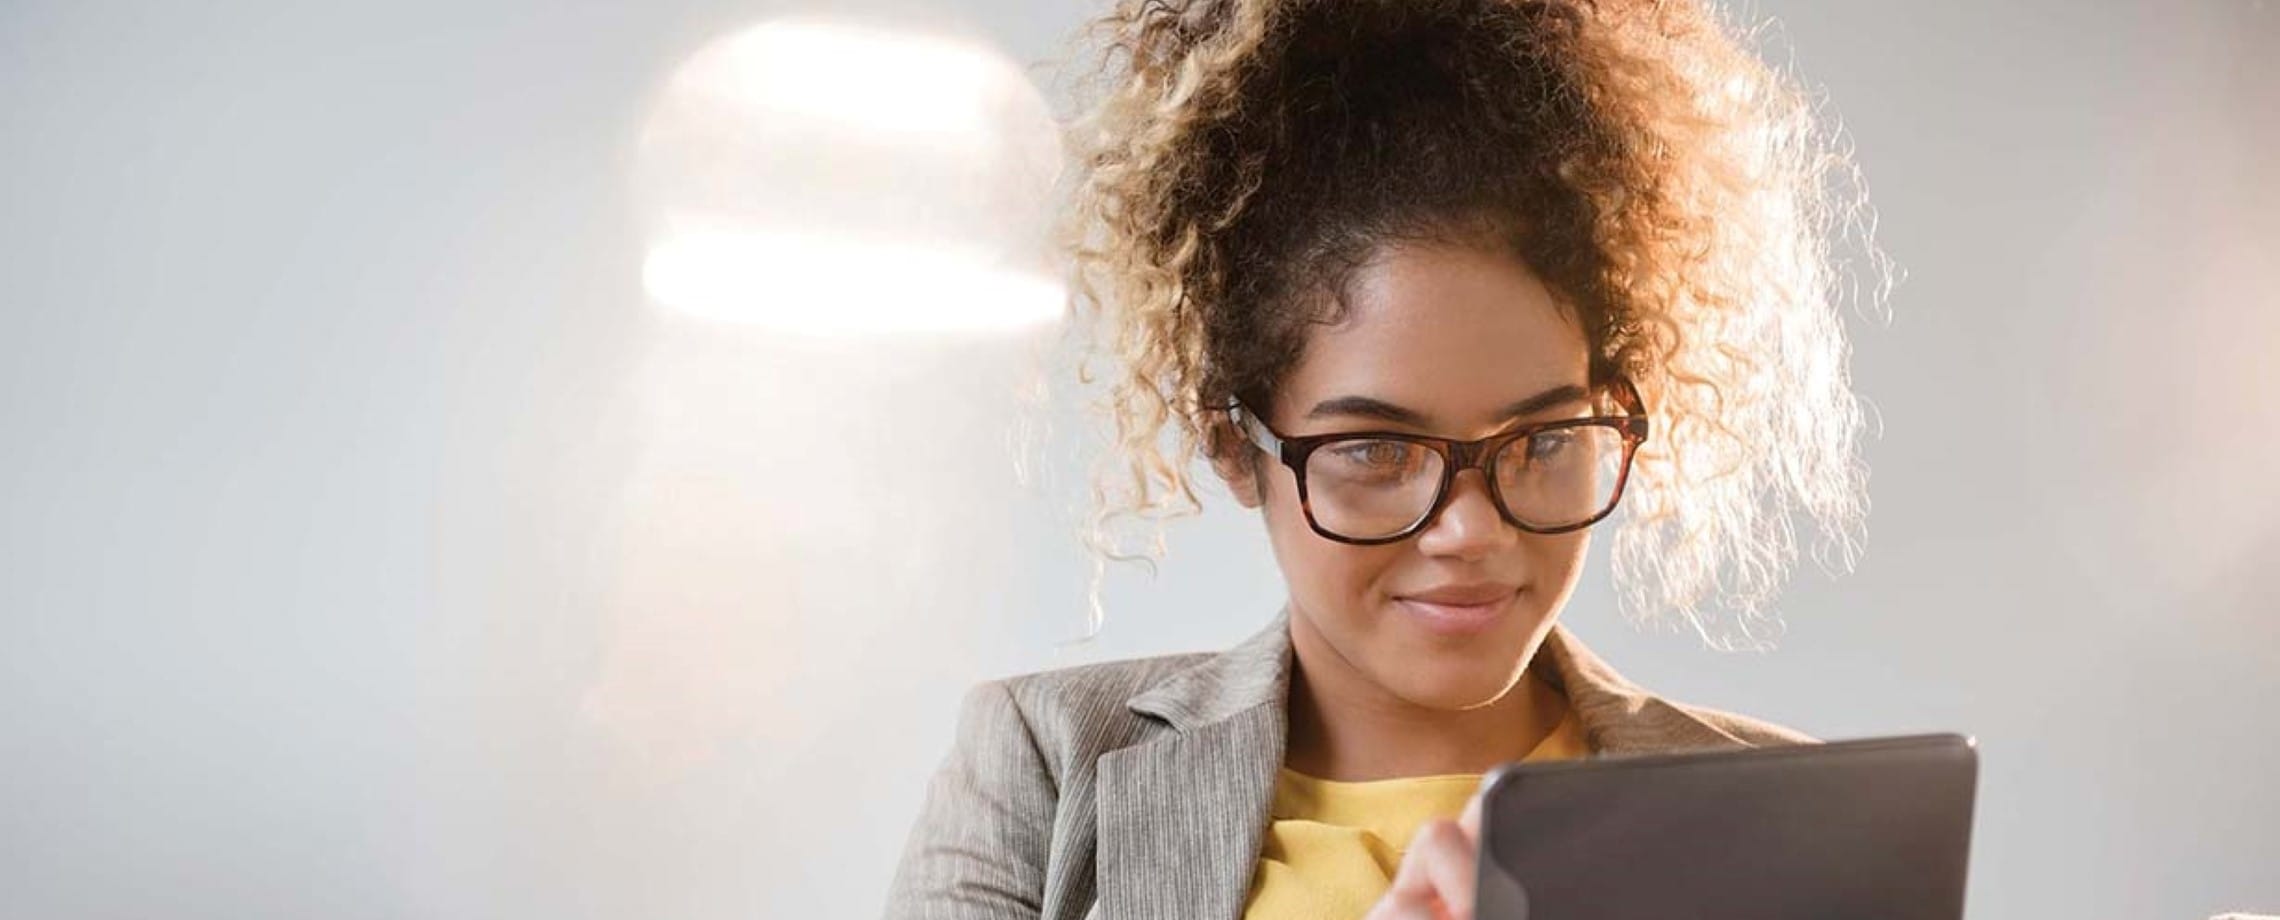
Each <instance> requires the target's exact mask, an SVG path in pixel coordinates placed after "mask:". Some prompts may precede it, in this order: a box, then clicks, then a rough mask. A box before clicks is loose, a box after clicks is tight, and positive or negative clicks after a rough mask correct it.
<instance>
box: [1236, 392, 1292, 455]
mask: <svg viewBox="0 0 2280 920" xmlns="http://www.w3.org/2000/svg"><path fill="white" fill-rule="evenodd" d="M1227 417H1228V419H1229V420H1230V421H1233V422H1234V423H1235V430H1237V431H1239V432H1242V434H1243V440H1246V441H1249V442H1251V445H1252V446H1254V447H1257V448H1258V449H1260V450H1263V451H1266V452H1267V455H1268V456H1270V457H1280V456H1282V439H1281V438H1278V437H1275V433H1274V432H1272V431H1268V430H1267V425H1266V423H1265V422H1263V421H1260V420H1259V417H1258V416H1256V415H1252V414H1251V413H1250V412H1249V411H1248V410H1246V409H1244V408H1243V404H1242V403H1235V404H1232V405H1229V406H1228V407H1227Z"/></svg>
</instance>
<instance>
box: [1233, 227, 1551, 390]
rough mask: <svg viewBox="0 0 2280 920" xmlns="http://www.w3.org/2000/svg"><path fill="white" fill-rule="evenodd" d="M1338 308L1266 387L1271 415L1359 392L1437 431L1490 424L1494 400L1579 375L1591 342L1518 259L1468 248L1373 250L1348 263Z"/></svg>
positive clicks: (1440, 247) (1540, 388) (1434, 246)
mask: <svg viewBox="0 0 2280 920" xmlns="http://www.w3.org/2000/svg"><path fill="white" fill-rule="evenodd" d="M1346 304H1347V311H1346V314H1345V316H1344V317H1343V319H1342V321H1341V322H1339V323H1337V324H1336V325H1324V326H1316V327H1313V331H1312V332H1311V333H1310V334H1309V335H1308V338H1307V342H1306V345H1305V348H1304V350H1303V351H1302V352H1301V354H1300V357H1299V361H1298V364H1297V366H1296V367H1294V368H1293V369H1292V371H1291V373H1290V374H1289V375H1288V376H1287V377H1285V379H1284V380H1283V382H1282V386H1281V387H1279V388H1278V389H1277V391H1276V394H1275V402H1276V406H1275V412H1276V414H1277V415H1278V416H1280V417H1281V418H1284V419H1286V420H1296V419H1300V418H1303V417H1304V416H1305V414H1306V412H1307V411H1308V409H1310V408H1311V407H1313V406H1314V405H1315V404H1316V403H1318V402H1320V401H1322V400H1326V399H1333V398H1337V397H1343V396H1366V397H1369V398H1372V399H1377V400H1381V401H1384V402H1388V403H1392V404H1395V405H1399V406H1403V407H1406V408H1410V409H1414V410H1417V411H1418V412H1420V413H1422V414H1424V416H1425V417H1426V418H1427V419H1430V420H1431V421H1432V422H1433V424H1434V426H1435V427H1446V428H1448V429H1449V433H1456V431H1457V430H1458V429H1474V428H1483V427H1495V426H1497V425H1500V424H1501V423H1503V422H1504V421H1506V420H1505V419H1502V418H1497V417H1496V416H1497V415H1498V414H1499V410H1501V409H1502V408H1503V407H1505V406H1507V405H1509V404H1511V403H1513V402H1515V401H1517V400H1520V399H1524V398H1526V397H1529V396H1534V395H1536V394H1538V393H1541V392H1543V391H1545V390H1549V389H1553V388H1556V387H1561V386H1580V385H1583V384H1585V383H1587V381H1586V379H1585V377H1586V375H1587V373H1588V370H1589V360H1588V359H1589V346H1588V344H1587V343H1586V341H1585V338H1584V334H1583V330H1582V327H1581V326H1580V325H1579V324H1578V323H1577V322H1576V320H1575V319H1574V318H1573V316H1572V315H1571V312H1570V311H1569V310H1568V308H1566V307H1565V306H1564V305H1563V304H1562V303H1561V302H1560V301H1559V299H1558V298H1557V297H1556V296H1555V295H1553V293H1552V291H1551V290H1550V289H1549V288H1548V287H1546V286H1545V285H1544V283H1543V282H1542V280H1541V279H1539V278H1537V277H1536V274H1535V273H1534V272H1533V271H1530V270H1529V269H1528V267H1527V265H1526V264H1525V263H1523V262H1521V261H1520V260H1519V259H1517V258H1514V257H1512V256H1510V255H1505V254H1501V253H1495V252H1490V251H1486V250H1483V249H1479V248H1475V247H1470V246H1456V245H1426V244H1417V245H1406V246H1399V247H1392V248H1388V249H1386V250H1382V251H1381V252H1379V253H1378V254H1377V256H1376V258H1374V259H1372V260H1371V261H1370V262H1368V263H1366V264H1364V265H1362V266H1361V267H1359V268H1358V269H1356V270H1355V272H1354V273H1353V275H1352V276H1351V278H1350V279H1349V283H1348V286H1347V288H1346Z"/></svg>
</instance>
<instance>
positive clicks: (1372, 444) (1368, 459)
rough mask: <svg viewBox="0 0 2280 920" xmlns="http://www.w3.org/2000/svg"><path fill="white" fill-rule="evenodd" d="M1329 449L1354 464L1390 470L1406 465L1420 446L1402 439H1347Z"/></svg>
mask: <svg viewBox="0 0 2280 920" xmlns="http://www.w3.org/2000/svg"><path fill="white" fill-rule="evenodd" d="M1331 450H1332V451H1333V452H1334V453H1336V454H1337V455H1338V459H1340V460H1344V461H1346V462H1347V463H1349V464H1352V465H1354V466H1358V467H1367V468H1370V469H1384V470H1391V469H1399V468H1401V467H1404V466H1408V465H1409V464H1410V463H1411V462H1413V460H1414V459H1415V455H1416V453H1417V452H1418V451H1419V450H1420V448H1419V447H1418V446H1417V445H1415V444H1410V443H1406V442H1403V441H1347V442H1342V443H1340V444H1337V445H1336V446H1333V447H1332V448H1331Z"/></svg>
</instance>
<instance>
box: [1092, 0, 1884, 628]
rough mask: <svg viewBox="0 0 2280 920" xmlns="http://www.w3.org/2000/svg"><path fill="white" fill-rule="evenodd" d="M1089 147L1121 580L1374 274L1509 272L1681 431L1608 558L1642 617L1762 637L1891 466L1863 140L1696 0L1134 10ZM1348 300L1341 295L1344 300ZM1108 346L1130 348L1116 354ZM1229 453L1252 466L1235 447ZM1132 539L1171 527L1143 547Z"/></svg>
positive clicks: (1641, 459)
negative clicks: (1882, 469)
mask: <svg viewBox="0 0 2280 920" xmlns="http://www.w3.org/2000/svg"><path fill="white" fill-rule="evenodd" d="M1087 34H1088V35H1090V36H1091V37H1092V38H1093V39H1094V40H1095V41H1097V42H1098V44H1099V53H1100V56H1099V60H1098V65H1097V66H1096V67H1095V68H1094V69H1093V70H1092V71H1091V78H1092V82H1091V83H1090V84H1089V88H1090V89H1091V90H1093V91H1094V94H1095V95H1097V97H1098V100H1097V104H1096V105H1095V107H1093V108H1092V109H1091V110H1090V111H1089V112H1088V113H1087V114H1085V115H1084V116H1083V117H1082V118H1080V119H1078V120H1077V121H1075V122H1074V123H1073V126H1072V131H1071V137H1070V147H1071V149H1072V151H1073V152H1074V153H1075V154H1076V156H1077V163H1078V166H1079V169H1078V171H1077V173H1076V176H1077V180H1076V182H1075V184H1074V185H1073V186H1072V189H1073V194H1074V200H1073V202H1071V207H1070V208H1069V209H1068V211H1067V212H1066V213H1067V218H1068V222H1067V224H1066V225H1065V226H1064V227H1063V244H1064V245H1065V247H1066V250H1067V252H1068V253H1069V255H1070V257H1071V259H1072V265H1073V270H1072V275H1073V277H1072V288H1071V290H1072V298H1071V308H1072V312H1073V315H1074V316H1075V317H1076V318H1077V319H1078V320H1079V321H1080V322H1079V323H1078V324H1077V326H1076V328H1080V329H1083V330H1086V331H1087V332H1088V333H1089V334H1091V336H1092V343H1093V344H1092V346H1091V347H1092V349H1093V351H1092V352H1091V353H1090V354H1088V356H1087V358H1086V360H1085V361H1084V362H1083V364H1082V365H1081V366H1080V374H1081V375H1082V376H1084V377H1085V379H1086V380H1088V381H1091V380H1093V379H1094V373H1095V372H1094V371H1093V369H1092V368H1093V365H1094V363H1095V362H1096V361H1098V360H1099V359H1101V358H1107V359H1109V360H1110V362H1111V363H1112V364H1113V365H1114V369H1113V370H1111V371H1109V372H1108V376H1109V378H1110V387H1109V391H1108V393H1107V396H1106V398H1105V400H1106V405H1105V408H1106V410H1107V414H1108V416H1109V417H1110V418H1112V419H1113V421H1114V428H1115V435H1114V447H1115V450H1114V451H1113V452H1112V453H1111V455H1110V456H1109V457H1108V458H1107V462H1106V463H1104V464H1103V465H1102V466H1101V467H1100V468H1099V469H1098V470H1096V473H1095V476H1094V482H1093V496H1094V502H1095V512H1094V516H1093V518H1092V520H1091V526H1090V527H1089V528H1088V536H1089V542H1090V543H1091V545H1092V547H1093V549H1094V559H1095V562H1096V566H1095V578H1094V590H1093V619H1092V624H1093V627H1094V629H1095V631H1097V630H1098V628H1099V625H1100V622H1101V610H1100V602H1099V584H1100V571H1101V567H1102V566H1103V565H1104V564H1105V562H1104V560H1107V559H1143V560H1148V561H1151V562H1152V561H1153V560H1154V559H1155V558H1158V557H1160V556H1161V555H1162V553H1163V540H1162V525H1163V523H1164V522H1165V521H1166V520H1167V519H1168V518H1171V517H1174V516H1178V515H1184V514H1193V513H1195V512H1197V511H1199V510H1200V508H1201V505H1200V503H1199V502H1198V501H1197V499H1196V495H1195V492H1194V490H1193V488H1192V482H1191V479H1190V472H1189V471H1190V469H1191V466H1192V464H1191V461H1192V460H1193V459H1195V458H1197V457H1205V458H1220V459H1234V460H1235V462H1241V463H1250V462H1255V461H1256V457H1255V455H1254V454H1253V453H1252V452H1250V451H1244V450H1241V449H1240V447H1239V445H1240V444H1241V442H1240V440H1239V439H1237V438H1233V437H1230V435H1229V430H1228V428H1227V423H1226V418H1225V414H1224V407H1225V406H1227V405H1228V404H1229V403H1230V402H1231V401H1232V400H1234V399H1237V398H1241V399H1244V400H1245V401H1247V402H1249V403H1250V404H1251V405H1267V404H1270V403H1269V401H1268V399H1267V394H1268V393H1270V392H1271V391H1272V389H1273V388H1274V386H1275V385H1276V383H1277V382H1278V380H1280V379H1281V377H1282V376H1283V375H1284V374H1285V373H1286V372H1287V371H1288V370H1289V369H1290V368H1291V366H1292V365H1293V364H1294V363H1295V362H1296V361H1297V359H1298V356H1299V354H1300V352H1301V350H1302V348H1303V345H1304V342H1305V335H1306V332H1307V330H1308V329H1309V328H1310V327H1311V326H1313V325H1315V324H1319V323H1325V322H1335V321H1337V319H1338V317H1339V315H1340V311H1341V310H1342V306H1341V305H1340V298H1339V297H1337V296H1335V295H1336V294H1337V292H1338V291H1339V289H1340V286H1341V285H1342V284H1343V283H1344V279H1345V277H1346V276H1347V274H1348V273H1350V272H1351V271H1352V270H1353V269H1354V268H1355V267H1356V266H1358V265H1359V264H1361V263H1362V262H1363V261H1365V260H1366V259H1367V258H1368V256H1369V255H1370V253H1371V252H1373V251H1375V250H1376V249H1378V248H1380V247H1383V246H1385V245H1387V244H1390V243H1395V242H1404V241H1411V242H1413V241H1428V240H1430V241H1445V242H1458V241H1461V242H1466V243H1471V244H1476V245H1486V246H1492V247H1501V248H1502V249H1503V250H1504V251H1509V252H1511V253H1512V254H1513V255H1514V256H1515V257H1517V258H1520V259H1522V260H1524V262H1525V263H1526V264H1527V265H1528V266H1529V267H1530V268H1531V269H1532V270H1534V271H1535V272H1536V273H1537V274H1538V275H1539V276H1540V277H1542V278H1543V279H1544V280H1545V282H1546V283H1547V284H1548V285H1549V286H1550V288H1551V289H1552V290H1553V291H1555V292H1556V293H1557V294H1558V295H1559V296H1560V298H1561V300H1562V301H1563V302H1564V303H1565V304H1566V305H1568V306H1569V307H1570V308H1571V309H1572V310H1573V311H1574V312H1575V314H1576V315H1577V316H1578V317H1579V318H1581V319H1582V320H1583V325H1584V328H1585V330H1586V333H1587V338H1588V340H1589V342H1590V344H1591V347H1592V349H1593V353H1592V355H1591V362H1592V368H1593V373H1594V375H1595V378H1597V380H1598V381H1599V382H1604V381H1605V380H1606V379H1607V378H1608V377H1609V376H1611V375H1615V374H1620V375H1622V376H1624V377H1627V378H1628V379H1629V380H1631V381H1632V382H1633V383H1634V384H1635V386H1636V387H1637V388H1638V390H1639V392H1640V393H1641V394H1642V395H1643V396H1644V397H1645V399H1646V402H1647V405H1648V406H1649V407H1650V411H1651V412H1652V413H1653V415H1654V416H1655V425H1656V427H1655V435H1654V437H1653V438H1652V439H1650V440H1649V441H1648V442H1647V444H1646V445H1645V446H1644V448H1642V450H1641V452H1640V454H1639V456H1638V459H1637V466H1636V469H1635V471H1634V474H1633V476H1632V479H1631V483H1632V486H1631V490H1630V491H1629V493H1628V494H1627V496H1626V503H1625V504H1626V508H1627V513H1626V516H1625V517H1624V518H1623V519H1622V524H1621V527H1620V529H1619V532H1618V534H1617V536H1616V537H1615V546H1614V556H1613V563H1614V572H1615V576H1616V581H1617V585H1618V596H1619V598H1620V602H1621V606H1622V609H1623V610H1624V612H1625V613H1626V615H1628V616H1630V617H1632V618H1633V619H1634V620H1635V621H1638V620H1655V619H1658V618H1662V617H1677V618H1680V619H1682V620H1683V621H1684V622H1686V623H1687V624H1689V625H1691V626H1693V627H1694V628H1695V629H1696V630H1697V631H1698V632H1699V633H1700V634H1701V635H1702V636H1703V637H1704V639H1705V640H1706V641H1709V642H1710V643H1711V644H1713V645H1716V646H1720V647H1727V646H1730V645H1732V644H1735V642H1734V640H1736V639H1739V640H1741V642H1742V644H1762V639H1763V637H1764V636H1765V634H1766V633H1765V629H1766V627H1768V626H1771V625H1775V624H1776V621H1774V620H1773V619H1772V618H1771V616H1770V603H1771V600H1772V598H1773V597H1774V596H1775V594H1776V593H1777V592H1778V590H1779V588H1780V586H1781V583H1782V582H1783V581H1784V580H1785V579H1786V578H1787V575H1788V573H1789V571H1790V569H1791V567H1792V566H1793V565H1794V563H1795V561H1796V559H1797V556H1798V554H1799V540H1798V538H1797V535H1796V526H1795V523H1796V520H1797V519H1798V518H1803V519H1805V520H1806V521H1809V522H1810V523H1811V525H1813V526H1814V527H1815V528H1817V530H1818V532H1819V535H1820V540H1819V541H1818V543H1817V544H1816V547H1815V552H1816V555H1817V556H1818V557H1819V558H1821V559H1822V560H1823V562H1824V564H1825V565H1831V566H1833V567H1848V566H1850V565H1851V564H1852V562H1853V561H1854V559H1855V558H1856V554H1857V552H1858V549H1859V547H1860V542H1861V539H1862V526H1861V525H1862V519H1863V518H1864V516H1865V514H1866V510H1867V499H1866V494H1865V488H1866V479H1867V473H1866V469H1865V467H1864V465H1863V464H1862V462H1861V460H1860V458H1859V441H1860V438H1861V434H1862V430H1863V427H1864V426H1863V418H1862V411H1861V406H1860V403H1859V401H1858V399H1857V398H1856V397H1855V396H1854V394H1853V392H1852V388H1851V383H1850V380H1849V374H1848V371H1847V366H1846V365H1847V359H1848V355H1849V345H1848V342H1847V339H1846V333H1845V329H1844V323H1843V315H1842V314H1843V309H1842V307H1843V304H1844V303H1845V302H1846V301H1847V300H1848V299H1854V298H1856V297H1857V295H1858V294H1859V293H1860V287H1859V286H1858V285H1856V284H1853V283H1852V282H1853V281H1854V280H1855V279H1854V278H1852V277H1851V276H1850V275H1849V274H1848V273H1847V271H1846V268H1847V263H1845V262H1843V261H1840V260H1839V259H1838V258H1836V257H1835V256H1834V255H1833V253H1835V252H1836V251H1837V249H1838V246H1839V245H1840V244H1843V243H1845V242H1848V237H1851V240H1850V241H1852V242H1856V243H1858V244H1859V251H1861V252H1865V254H1866V256H1867V259H1868V261H1869V263H1870V267H1871V269H1872V274H1873V275H1875V276H1876V278H1877V279H1878V280H1880V281H1881V282H1882V283H1881V284H1880V285H1879V286H1878V287H1876V288H1875V290H1874V292H1873V293H1871V294H1870V295H1869V296H1868V298H1867V300H1868V303H1869V304H1870V305H1872V306H1873V305H1876V304H1878V303H1880V302H1881V299H1882V294H1883V292H1884V291H1885V290H1887V289H1888V288H1889V278H1890V274H1889V272H1888V271H1886V270H1885V266H1886V263H1885V261H1884V260H1883V258H1882V256H1881V255H1880V254H1879V253H1878V252H1877V250H1876V248H1875V247H1874V245H1873V243H1872V242H1871V241H1870V239H1869V229H1870V221H1869V219H1868V211H1867V209H1866V201H1865V195H1864V193H1863V192H1862V191H1861V186H1860V184H1859V179H1858V174H1857V170H1856V169H1854V167H1853V166H1852V163H1851V160H1850V157H1849V156H1848V155H1847V153H1846V151H1845V150H1844V149H1843V145H1842V143H1841V136H1840V134H1839V132H1837V131H1836V130H1835V129H1834V127H1833V126H1832V125H1830V124H1827V123H1825V122H1824V120H1823V119H1822V118H1820V117H1819V115H1818V113H1817V111H1816V107H1815V106H1814V104H1813V103H1812V102H1811V100H1810V99H1809V96H1808V94H1807V93H1806V92H1805V91H1804V90H1803V89H1802V88H1801V87H1800V85H1799V84H1798V83H1797V82H1796V81H1795V80H1794V79H1793V78H1791V77H1789V76H1787V75H1785V74H1784V73H1782V72H1780V71H1778V70H1777V69H1775V68H1773V67H1771V66H1769V65H1768V64H1767V63H1766V62H1765V61H1763V60H1762V59H1761V58H1760V57H1759V56H1758V55H1756V54H1755V53H1753V52H1751V51H1749V50H1746V49H1745V48H1744V47H1743V45H1742V42H1741V40H1740V38H1739V37H1738V33H1737V30H1735V29H1734V28H1733V27H1732V26H1730V25H1729V24H1728V23H1726V22H1725V21H1724V20H1723V19H1722V18H1721V17H1720V15H1719V14H1718V13H1717V11H1715V10H1713V9H1711V8H1709V7H1708V6H1706V5H1704V4H1703V3H1701V2H1697V0H1660V2H1658V0H1119V2H1118V3H1117V5H1116V6H1115V7H1114V9H1113V11H1112V12H1110V13H1108V14H1107V15H1106V16H1104V17H1103V18H1101V19H1099V20H1098V21H1096V22H1095V23H1093V25H1092V28H1091V30H1090V31H1089V32H1088V33H1087ZM1325 295H1330V296H1325ZM1103 347H1105V349H1106V352H1107V353H1106V354H1105V355H1104V354H1102V353H1101V349H1102V348H1103ZM1222 451H1231V452H1230V453H1225V454H1222V453H1221V452H1222ZM1120 519H1137V520H1141V521H1146V522H1150V523H1152V524H1153V525H1154V528H1155V536H1154V540H1153V542H1152V546H1150V547H1149V548H1148V549H1146V550H1144V551H1139V552H1135V551H1132V550H1130V549H1127V548H1126V547H1125V546H1124V545H1123V541H1122V540H1121V539H1119V538H1117V537H1116V536H1114V534H1115V533H1116V527H1115V525H1116V524H1117V523H1118V521H1119V520H1120Z"/></svg>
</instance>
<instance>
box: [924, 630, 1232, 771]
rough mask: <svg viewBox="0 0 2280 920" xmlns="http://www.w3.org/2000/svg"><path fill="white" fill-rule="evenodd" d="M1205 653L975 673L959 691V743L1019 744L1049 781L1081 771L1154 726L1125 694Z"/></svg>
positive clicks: (1205, 656)
mask: <svg viewBox="0 0 2280 920" xmlns="http://www.w3.org/2000/svg"><path fill="white" fill-rule="evenodd" d="M1211 657H1212V656H1211V655H1210V654H1208V653H1190V654H1180V655H1159V656H1155V657H1149V658H1128V659H1122V660H1117V661H1104V662H1099V663H1095V664H1085V665H1078V666H1074V667H1067V668H1056V669H1053V670H1046V671H1035V672H1030V673H1025V674H1016V675H1013V676H1011V677H1001V678H997V679H994V680H986V681H983V682H981V683H979V684H976V685H974V686H973V688H972V689H970V690H968V691H967V693H966V699H965V704H964V706H963V707H962V708H961V716H960V718H959V723H960V725H959V729H958V735H959V744H960V746H961V747H967V748H980V749H997V750H1006V749H1014V750H1020V751H1023V752H1025V753H1027V754H1028V755H1029V756H1030V757H1033V758H1035V759H1036V761H1041V762H1040V763H1038V766H1039V767H1041V768H1042V769H1043V770H1044V771H1045V772H1046V773H1047V774H1049V775H1050V776H1051V778H1052V779H1053V780H1055V781H1056V782H1060V781H1065V780H1069V779H1073V778H1075V777H1074V776H1073V775H1072V774H1082V773H1089V772H1090V770H1091V764H1092V763H1093V761H1094V760H1095V759H1096V758H1097V757H1098V756H1099V755H1100V754H1102V753H1104V752H1106V751H1109V750H1114V749H1116V748H1120V747H1124V746H1127V745H1130V744H1134V743H1137V742H1139V741H1141V740H1143V739H1145V738H1146V737H1148V736H1150V735H1151V734H1152V733H1153V732H1154V731H1156V730H1157V729H1158V727H1159V725H1160V723H1158V722H1156V721H1154V720H1153V719H1151V718H1149V717H1147V716H1143V715H1141V714H1139V713H1136V712H1133V711H1132V710H1131V706H1130V703H1131V701H1132V698H1133V697H1135V696H1138V695H1139V694H1140V693H1142V692H1143V691H1146V690H1147V689H1148V688H1150V687H1153V686H1155V685H1157V684H1159V683H1161V682H1163V681H1164V680H1165V679H1167V678H1169V677H1171V676H1173V675H1175V674H1178V673H1180V672H1183V671H1188V670H1191V669H1193V668H1195V667H1196V666H1197V665H1199V664H1201V663H1203V662H1205V661H1207V660H1208V659H1210V658H1211Z"/></svg>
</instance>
